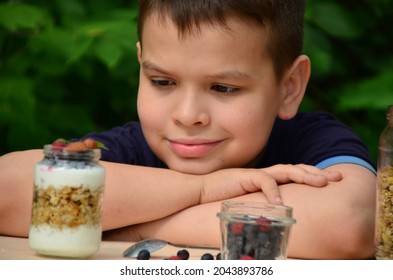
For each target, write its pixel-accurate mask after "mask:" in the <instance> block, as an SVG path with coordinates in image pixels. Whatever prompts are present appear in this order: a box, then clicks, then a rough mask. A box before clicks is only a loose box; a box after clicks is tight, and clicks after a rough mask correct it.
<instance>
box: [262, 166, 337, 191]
mask: <svg viewBox="0 0 393 280" xmlns="http://www.w3.org/2000/svg"><path fill="white" fill-rule="evenodd" d="M264 171H266V172H268V173H269V174H270V175H271V176H273V177H274V178H275V179H276V181H277V182H278V183H289V182H295V183H300V184H302V183H303V184H307V185H311V186H315V187H323V186H325V185H326V184H327V183H328V182H329V181H339V180H341V173H340V172H332V171H325V170H321V169H319V168H317V167H315V166H310V165H303V164H301V165H284V164H279V165H274V166H271V167H268V168H265V169H264Z"/></svg>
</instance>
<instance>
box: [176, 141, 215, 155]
mask: <svg viewBox="0 0 393 280" xmlns="http://www.w3.org/2000/svg"><path fill="white" fill-rule="evenodd" d="M221 142H222V141H211V140H201V139H199V140H198V139H191V140H189V139H187V140H169V144H170V148H171V150H172V151H173V152H174V153H175V154H176V155H177V156H179V157H182V158H199V157H203V156H205V155H207V154H208V153H209V152H210V151H211V150H213V149H214V148H215V147H216V146H217V145H218V144H219V143H221Z"/></svg>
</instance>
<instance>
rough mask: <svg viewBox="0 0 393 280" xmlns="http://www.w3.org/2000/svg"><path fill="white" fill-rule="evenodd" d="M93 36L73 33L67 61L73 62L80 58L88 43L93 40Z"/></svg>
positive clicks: (88, 45)
mask: <svg viewBox="0 0 393 280" xmlns="http://www.w3.org/2000/svg"><path fill="white" fill-rule="evenodd" d="M93 39H94V38H93V37H91V36H86V34H80V33H78V32H77V33H75V34H74V36H73V39H72V45H71V49H70V55H69V58H68V61H67V63H74V62H77V61H79V60H80V59H81V57H82V56H83V55H84V54H85V53H87V50H88V49H89V47H90V45H91V44H92V42H93Z"/></svg>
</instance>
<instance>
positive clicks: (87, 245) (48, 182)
mask: <svg viewBox="0 0 393 280" xmlns="http://www.w3.org/2000/svg"><path fill="white" fill-rule="evenodd" d="M44 155H45V156H44V158H43V159H42V160H41V161H40V162H39V163H37V164H36V166H35V177H34V196H33V206H32V215H31V225H30V232H29V245H30V247H31V248H32V249H33V250H34V251H36V252H37V253H38V254H42V255H48V256H57V257H68V258H88V257H90V256H92V255H94V254H95V253H96V252H97V251H98V249H99V247H100V243H101V234H102V230H101V212H102V199H103V191H104V181H105V170H104V168H103V167H102V166H101V165H100V164H99V162H98V160H99V158H100V155H101V153H100V150H99V149H97V148H96V149H87V148H86V149H82V150H72V149H67V148H66V147H65V146H64V147H63V146H54V145H45V146H44Z"/></svg>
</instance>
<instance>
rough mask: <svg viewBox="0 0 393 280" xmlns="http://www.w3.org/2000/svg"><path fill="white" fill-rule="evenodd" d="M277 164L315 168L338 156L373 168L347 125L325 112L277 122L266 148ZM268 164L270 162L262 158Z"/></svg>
mask: <svg viewBox="0 0 393 280" xmlns="http://www.w3.org/2000/svg"><path fill="white" fill-rule="evenodd" d="M266 154H267V155H268V156H267V157H273V158H278V159H280V161H285V162H274V160H273V162H274V164H277V163H291V164H299V163H304V164H310V165H318V164H319V163H321V162H322V161H325V160H328V159H331V158H335V157H341V158H339V159H343V157H348V158H349V157H353V158H359V159H361V160H362V161H364V162H367V163H368V164H370V165H373V163H372V161H371V160H370V158H369V153H368V149H367V146H366V145H365V144H364V143H363V141H362V140H361V139H360V138H359V137H358V136H357V135H356V133H355V132H354V131H353V130H352V129H351V128H350V127H348V126H347V125H345V124H344V123H342V122H340V121H339V120H338V119H337V118H335V117H334V116H332V115H331V114H328V113H325V112H302V113H298V114H297V115H296V116H295V117H294V118H293V119H291V120H286V121H284V120H280V119H277V120H276V122H275V125H274V127H273V130H272V133H271V136H270V139H269V143H268V146H267V149H266ZM265 159H266V160H268V161H269V163H270V164H271V163H272V160H271V159H268V158H266V157H265Z"/></svg>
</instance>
